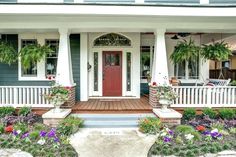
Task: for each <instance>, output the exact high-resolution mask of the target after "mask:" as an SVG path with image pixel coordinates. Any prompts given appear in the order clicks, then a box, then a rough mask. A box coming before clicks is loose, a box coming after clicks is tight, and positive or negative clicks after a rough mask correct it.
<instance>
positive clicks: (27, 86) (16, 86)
mask: <svg viewBox="0 0 236 157" xmlns="http://www.w3.org/2000/svg"><path fill="white" fill-rule="evenodd" d="M50 87H51V86H0V88H50Z"/></svg>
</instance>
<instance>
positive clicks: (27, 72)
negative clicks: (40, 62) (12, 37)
mask: <svg viewBox="0 0 236 157" xmlns="http://www.w3.org/2000/svg"><path fill="white" fill-rule="evenodd" d="M36 43H37V40H35V39H23V40H21V47H24V46H26V45H30V44H36ZM21 67H22V66H21ZM21 75H22V76H30V77H31V76H34V77H35V76H37V64H34V63H31V65H30V67H29V68H27V69H25V68H23V67H22V68H21Z"/></svg>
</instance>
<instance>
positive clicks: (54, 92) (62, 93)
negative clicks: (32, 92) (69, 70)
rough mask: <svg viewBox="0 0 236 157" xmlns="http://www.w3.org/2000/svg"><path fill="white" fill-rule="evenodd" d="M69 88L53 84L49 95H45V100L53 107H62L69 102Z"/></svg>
mask: <svg viewBox="0 0 236 157" xmlns="http://www.w3.org/2000/svg"><path fill="white" fill-rule="evenodd" d="M70 94H71V87H62V86H60V85H58V84H56V83H53V85H52V87H51V88H50V93H49V94H46V95H45V98H46V99H47V100H48V101H49V102H51V103H52V104H54V105H62V104H63V103H64V102H66V101H68V100H69V97H70Z"/></svg>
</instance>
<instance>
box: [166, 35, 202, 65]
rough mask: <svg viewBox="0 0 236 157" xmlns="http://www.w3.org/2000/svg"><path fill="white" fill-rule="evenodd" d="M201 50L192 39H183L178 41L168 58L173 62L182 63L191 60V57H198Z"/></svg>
mask: <svg viewBox="0 0 236 157" xmlns="http://www.w3.org/2000/svg"><path fill="white" fill-rule="evenodd" d="M200 51H201V47H200V46H197V45H195V43H194V40H192V39H190V40H189V41H187V40H183V41H179V42H178V43H177V45H176V46H175V48H174V51H173V53H172V54H171V56H170V59H171V60H172V62H173V63H174V64H178V63H182V62H184V61H186V60H191V59H192V58H195V57H198V56H199V54H200Z"/></svg>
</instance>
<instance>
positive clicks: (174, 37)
mask: <svg viewBox="0 0 236 157" xmlns="http://www.w3.org/2000/svg"><path fill="white" fill-rule="evenodd" d="M171 39H173V40H178V39H179V38H178V36H177V35H176V34H175V35H174V36H173V37H171Z"/></svg>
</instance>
